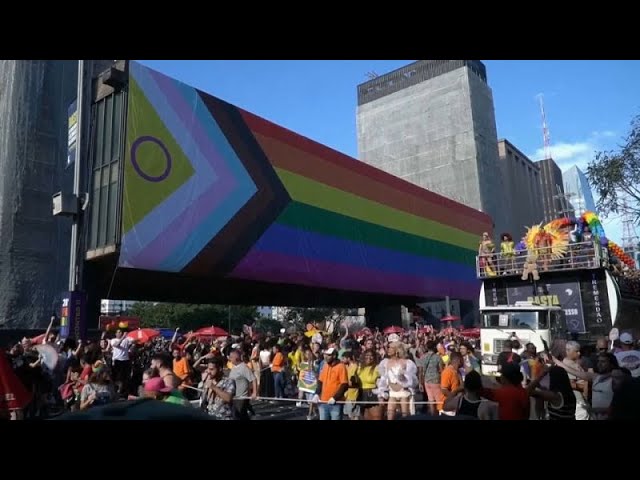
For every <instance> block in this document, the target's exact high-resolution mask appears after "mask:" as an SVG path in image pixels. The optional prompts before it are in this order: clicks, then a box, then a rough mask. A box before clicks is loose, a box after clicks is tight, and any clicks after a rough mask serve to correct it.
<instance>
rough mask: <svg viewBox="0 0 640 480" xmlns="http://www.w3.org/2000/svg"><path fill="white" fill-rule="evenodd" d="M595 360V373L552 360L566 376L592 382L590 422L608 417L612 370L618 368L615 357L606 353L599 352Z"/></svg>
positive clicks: (610, 400) (611, 391) (611, 389)
mask: <svg viewBox="0 0 640 480" xmlns="http://www.w3.org/2000/svg"><path fill="white" fill-rule="evenodd" d="M597 358H598V362H597V365H596V370H597V373H594V372H585V371H583V370H577V369H575V368H572V367H569V366H567V365H566V364H565V363H564V362H561V361H560V360H558V359H554V362H555V364H556V365H558V366H559V367H562V368H564V369H565V370H566V371H567V373H568V374H570V375H573V376H575V377H577V378H579V379H581V380H584V381H586V382H592V387H591V415H590V420H606V419H607V418H608V417H609V407H610V406H611V402H612V400H613V378H612V371H613V369H614V368H616V369H617V368H618V362H617V361H616V357H615V356H614V355H613V354H612V353H608V352H600V353H599V354H598V357H597Z"/></svg>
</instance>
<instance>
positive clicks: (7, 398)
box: [0, 349, 32, 411]
mask: <svg viewBox="0 0 640 480" xmlns="http://www.w3.org/2000/svg"><path fill="white" fill-rule="evenodd" d="M31 397H32V395H31V392H30V391H29V390H27V389H26V388H25V386H24V385H23V384H22V382H21V381H20V379H19V378H18V377H17V376H16V374H15V372H14V371H13V368H11V365H10V364H9V360H8V359H7V355H6V353H5V351H4V350H2V349H0V410H5V411H11V410H20V409H23V408H25V407H26V406H27V405H28V404H29V402H31Z"/></svg>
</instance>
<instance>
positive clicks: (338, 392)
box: [312, 347, 349, 420]
mask: <svg viewBox="0 0 640 480" xmlns="http://www.w3.org/2000/svg"><path fill="white" fill-rule="evenodd" d="M348 388H349V377H348V375H347V367H346V366H345V365H344V364H343V363H342V362H340V361H338V351H337V349H336V348H335V347H331V348H328V349H327V350H325V352H324V366H323V367H322V371H321V372H320V376H319V377H318V387H317V388H316V394H315V395H314V396H313V398H312V402H313V403H318V402H319V401H320V402H322V403H321V405H319V407H318V411H319V413H320V420H341V419H342V405H341V404H339V403H336V402H341V401H342V400H344V394H345V393H346V391H347V389H348Z"/></svg>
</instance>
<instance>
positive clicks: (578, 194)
mask: <svg viewBox="0 0 640 480" xmlns="http://www.w3.org/2000/svg"><path fill="white" fill-rule="evenodd" d="M562 179H563V180H564V193H565V195H566V197H567V200H568V201H569V203H570V204H571V207H572V208H573V210H574V211H575V213H576V215H582V214H583V213H584V212H586V211H589V212H596V202H594V201H593V194H592V192H591V186H590V185H589V180H588V179H587V176H586V175H585V174H584V172H583V171H582V170H580V168H578V166H577V165H574V166H573V167H571V168H570V169H569V170H567V171H566V172H564V173H563V174H562ZM596 213H597V212H596Z"/></svg>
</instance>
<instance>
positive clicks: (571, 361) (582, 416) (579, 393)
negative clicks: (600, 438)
mask: <svg viewBox="0 0 640 480" xmlns="http://www.w3.org/2000/svg"><path fill="white" fill-rule="evenodd" d="M565 353H566V357H565V358H564V360H563V361H562V363H563V364H564V365H565V366H567V367H569V369H567V373H568V374H569V380H571V386H572V387H573V394H574V395H575V397H576V420H589V405H588V403H587V400H586V398H585V392H586V388H587V387H588V385H589V384H588V382H586V381H585V380H582V379H580V378H579V377H577V376H576V375H572V374H571V371H579V372H584V371H585V370H584V368H582V366H581V365H580V364H579V363H578V360H579V359H580V344H579V343H578V342H574V341H572V340H571V341H569V342H567V344H566V346H565ZM570 370H571V371H570Z"/></svg>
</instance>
